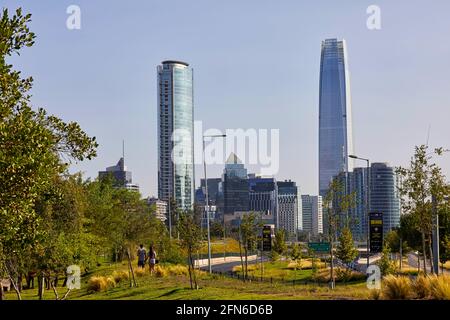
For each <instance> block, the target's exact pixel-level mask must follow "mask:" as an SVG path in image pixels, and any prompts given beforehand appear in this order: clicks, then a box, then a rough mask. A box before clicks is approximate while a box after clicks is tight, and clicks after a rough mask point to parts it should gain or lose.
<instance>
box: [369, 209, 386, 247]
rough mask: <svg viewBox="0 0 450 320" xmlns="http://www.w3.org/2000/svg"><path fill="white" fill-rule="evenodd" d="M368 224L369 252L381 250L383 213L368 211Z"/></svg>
mask: <svg viewBox="0 0 450 320" xmlns="http://www.w3.org/2000/svg"><path fill="white" fill-rule="evenodd" d="M369 226H370V228H369V238H370V253H378V252H381V251H383V214H382V213H381V212H371V213H369Z"/></svg>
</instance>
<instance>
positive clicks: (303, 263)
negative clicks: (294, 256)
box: [287, 259, 325, 270]
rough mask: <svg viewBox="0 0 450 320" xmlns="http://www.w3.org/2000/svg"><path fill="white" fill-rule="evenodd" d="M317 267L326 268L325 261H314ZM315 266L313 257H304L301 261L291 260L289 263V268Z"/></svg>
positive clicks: (310, 267)
mask: <svg viewBox="0 0 450 320" xmlns="http://www.w3.org/2000/svg"><path fill="white" fill-rule="evenodd" d="M314 263H315V265H316V267H317V268H318V269H322V268H325V263H324V262H321V261H315V262H314ZM312 267H313V263H312V260H311V259H302V260H301V262H295V261H291V262H289V264H288V265H287V268H288V269H291V270H293V269H302V270H303V269H305V270H306V269H312Z"/></svg>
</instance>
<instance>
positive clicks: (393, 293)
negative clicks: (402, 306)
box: [382, 275, 412, 300]
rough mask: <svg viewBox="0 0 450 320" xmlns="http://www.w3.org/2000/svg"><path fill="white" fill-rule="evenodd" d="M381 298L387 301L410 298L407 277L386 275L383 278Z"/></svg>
mask: <svg viewBox="0 0 450 320" xmlns="http://www.w3.org/2000/svg"><path fill="white" fill-rule="evenodd" d="M382 284H383V296H384V297H385V298H386V299H389V300H403V299H408V298H410V297H411V292H412V290H411V289H412V288H411V287H412V286H411V280H410V279H409V278H408V277H403V276H400V277H396V276H393V275H387V276H386V277H384V278H383V282H382Z"/></svg>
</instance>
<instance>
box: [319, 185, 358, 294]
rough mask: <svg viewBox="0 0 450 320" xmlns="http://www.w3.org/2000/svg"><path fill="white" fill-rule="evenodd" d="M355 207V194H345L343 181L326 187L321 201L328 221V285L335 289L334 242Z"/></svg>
mask: <svg viewBox="0 0 450 320" xmlns="http://www.w3.org/2000/svg"><path fill="white" fill-rule="evenodd" d="M354 206H355V194H353V193H352V194H347V193H346V192H345V185H344V184H343V181H341V180H340V179H338V178H335V179H333V180H332V181H331V182H330V185H329V187H328V192H327V194H326V195H325V197H324V199H323V211H324V216H326V217H327V220H328V235H327V237H328V241H329V242H330V283H331V288H334V287H335V276H334V242H335V241H336V240H337V236H338V234H339V231H340V229H341V227H342V226H343V225H346V224H347V223H348V219H347V216H346V215H347V212H348V210H349V209H350V208H353V207H354Z"/></svg>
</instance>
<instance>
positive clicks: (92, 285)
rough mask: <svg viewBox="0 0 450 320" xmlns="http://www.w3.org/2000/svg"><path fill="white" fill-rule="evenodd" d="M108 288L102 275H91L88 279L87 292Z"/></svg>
mask: <svg viewBox="0 0 450 320" xmlns="http://www.w3.org/2000/svg"><path fill="white" fill-rule="evenodd" d="M107 289H108V279H107V277H103V276H93V277H91V278H90V279H89V281H88V288H87V290H88V292H101V291H106V290H107Z"/></svg>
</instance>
